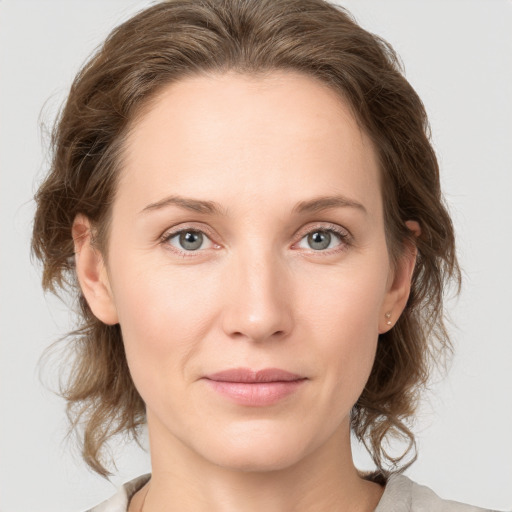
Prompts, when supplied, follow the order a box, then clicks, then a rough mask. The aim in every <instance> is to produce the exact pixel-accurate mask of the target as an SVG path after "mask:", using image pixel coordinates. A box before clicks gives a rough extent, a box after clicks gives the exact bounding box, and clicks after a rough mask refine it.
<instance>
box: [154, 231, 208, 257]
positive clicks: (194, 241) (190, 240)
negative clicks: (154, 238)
mask: <svg viewBox="0 0 512 512" xmlns="http://www.w3.org/2000/svg"><path fill="white" fill-rule="evenodd" d="M162 241H163V242H164V243H166V244H169V245H171V246H172V247H174V248H175V249H176V250H178V252H194V251H199V250H200V249H210V248H212V247H213V246H214V244H213V242H212V241H211V240H210V239H209V238H208V237H207V236H206V234H205V233H203V232H202V231H200V230H198V229H182V230H180V231H175V232H174V233H166V234H165V235H164V236H163V238H162Z"/></svg>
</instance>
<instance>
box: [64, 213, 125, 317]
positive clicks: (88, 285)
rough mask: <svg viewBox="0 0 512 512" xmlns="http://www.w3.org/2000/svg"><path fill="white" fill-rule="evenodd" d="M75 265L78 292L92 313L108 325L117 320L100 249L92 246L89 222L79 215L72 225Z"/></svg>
mask: <svg viewBox="0 0 512 512" xmlns="http://www.w3.org/2000/svg"><path fill="white" fill-rule="evenodd" d="M72 235H73V241H74V244H75V268H76V274H77V278H78V282H79V284H80V288H81V290H82V293H83V295H84V297H85V299H86V301H87V304H89V307H90V308H91V311H92V312H93V314H94V316H95V317H96V318H98V320H101V321H102V322H103V323H105V324H108V325H114V324H117V323H118V317H117V310H116V307H115V303H114V298H113V295H112V290H111V287H110V282H109V278H108V274H107V269H106V266H105V263H104V261H103V256H102V254H101V252H100V251H99V250H98V248H96V247H95V246H94V243H93V238H92V229H91V223H90V221H89V219H88V218H87V217H85V216H84V215H82V214H79V215H77V216H76V217H75V220H74V222H73V227H72Z"/></svg>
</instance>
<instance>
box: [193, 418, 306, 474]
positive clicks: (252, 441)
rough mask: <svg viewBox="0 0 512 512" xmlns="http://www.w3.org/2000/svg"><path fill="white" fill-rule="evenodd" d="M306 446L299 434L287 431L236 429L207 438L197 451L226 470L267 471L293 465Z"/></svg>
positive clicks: (300, 457)
mask: <svg viewBox="0 0 512 512" xmlns="http://www.w3.org/2000/svg"><path fill="white" fill-rule="evenodd" d="M308 445H309V443H308V442H307V440H306V439H305V438H304V437H303V436H294V435H293V433H291V432H290V431H289V430H286V431H284V430H282V429H281V430H279V429H268V428H267V429H265V428H261V427H260V428H253V429H247V428H245V429H242V428H239V429H229V430H228V431H227V432H225V435H224V436H221V437H220V438H217V439H215V440H211V439H210V440H209V442H208V446H207V447H205V448H206V449H205V450H201V451H202V452H203V453H202V455H203V457H204V458H205V459H207V460H209V461H210V462H212V463H214V464H216V465H218V466H221V467H223V468H226V469H232V470H235V471H242V472H268V471H279V470H282V469H285V468H288V467H291V466H293V465H295V464H296V463H297V462H299V461H300V460H301V459H302V458H303V457H304V456H305V454H306V453H307V452H308V451H309V450H307V448H308ZM311 449H313V448H312V447H311Z"/></svg>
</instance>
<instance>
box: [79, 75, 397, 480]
mask: <svg viewBox="0 0 512 512" xmlns="http://www.w3.org/2000/svg"><path fill="white" fill-rule="evenodd" d="M124 157H125V158H124V164H123V169H122V172H121V175H120V182H119V187H118V190H117V195H116V198H115V202H114V205H113V214H112V224H111V231H110V237H109V242H108V261H106V268H107V273H106V274H105V276H104V277H103V278H102V279H103V282H104V283H105V289H106V290H107V291H106V292H105V293H106V297H107V298H106V299H105V300H104V301H103V303H102V304H100V305H96V303H95V300H96V301H97V299H95V298H94V297H91V298H90V300H89V302H90V304H91V307H92V308H93V311H94V312H95V314H97V316H98V317H99V318H101V319H103V320H104V321H106V322H108V323H114V322H119V323H120V325H121V330H122V333H123V339H124V343H125V347H126V355H127V359H128V363H129V367H130V371H131V374H132V377H133V380H134V382H135V385H136V387H137V389H138V391H139V392H140V395H141V396H142V398H143V400H144V401H145V403H146V406H147V414H148V428H149V431H150V438H151V442H152V448H154V444H155V443H156V444H160V445H162V446H164V445H165V444H166V443H167V444H169V443H171V444H174V445H175V446H178V445H179V446H180V447H181V448H182V449H184V450H186V451H188V452H189V453H191V454H194V456H198V457H200V458H201V459H202V460H207V461H210V462H213V463H215V464H217V465H220V466H225V467H232V468H239V469H240V468H242V469H245V470H248V469H260V470H262V469H277V468H283V467H287V466H289V465H291V464H294V463H295V462H297V461H299V460H300V459H303V458H304V457H306V456H308V455H310V454H312V453H314V452H315V451H316V450H320V449H321V448H322V446H326V444H327V443H329V442H330V440H332V439H333V438H335V437H336V436H338V435H341V434H342V433H343V435H345V434H347V433H348V419H349V414H350V410H351V408H352V406H353V405H354V403H355V402H356V400H357V398H358V397H359V395H360V394H361V392H362V390H363V388H364V385H365V383H366V381H367V379H368V377H369V374H370V371H371V368H372V364H373V361H374V357H375V352H376V346H377V342H378V334H379V333H380V332H383V331H384V330H385V329H386V328H389V327H386V320H387V319H386V318H385V313H387V312H388V311H392V312H393V316H396V315H397V314H398V313H399V311H397V308H400V300H399V299H400V297H399V293H398V291H397V288H398V287H397V284H396V283H397V279H398V278H397V277H396V276H397V273H396V272H392V271H391V270H390V260H389V257H388V250H387V247H386V239H385V234H384V223H383V205H382V197H381V190H380V185H379V169H378V164H377V159H376V155H375V151H374V149H373V147H372V144H371V143H370V141H369V139H368V138H367V136H366V135H365V134H364V133H362V131H361V129H360V128H359V126H358V124H357V122H356V120H355V119H354V117H353V115H352V114H351V112H350V109H349V108H348V107H347V105H345V104H344V103H343V101H342V100H340V98H339V97H338V96H337V95H336V94H335V93H334V92H333V91H331V90H330V89H329V88H327V87H326V86H325V85H323V84H321V83H319V82H317V81H315V80H314V79H312V78H309V77H306V76H303V75H301V74H295V73H291V72H275V73H273V74H272V75H270V76H267V77H265V78H261V77H260V78H258V77H249V76H244V75H237V74H234V73H229V74H223V75H212V76H208V77H207V76H201V77H193V78H187V79H184V80H182V81H181V82H178V83H175V84H173V85H170V86H169V87H168V88H167V89H165V90H164V91H163V92H162V93H161V94H160V95H159V96H158V98H156V99H155V100H154V101H153V102H152V104H151V105H150V107H149V108H148V109H147V111H146V112H145V113H144V114H143V115H142V117H141V118H139V120H138V121H137V122H136V123H135V125H134V126H133V130H132V131H131V133H130V135H129V137H128V139H127V142H126V149H125V154H124ZM96 295H98V294H96ZM107 302H108V303H109V305H108V306H106V305H105V304H106V303H107ZM109 308H110V309H109ZM393 320H394V319H393ZM241 369H242V370H241ZM264 369H267V370H268V369H273V370H271V371H268V372H263V373H260V374H256V372H258V371H260V370H264ZM276 369H278V370H281V372H277V371H276ZM228 370H235V371H234V372H231V373H229V372H228V374H222V375H218V373H219V372H225V371H228ZM283 372H288V373H283ZM216 374H217V375H216ZM290 374H291V375H290ZM290 379H291V380H290ZM244 380H249V381H252V383H247V382H242V381H244ZM255 380H259V381H261V380H269V381H271V382H266V383H263V382H257V383H255V382H254V381H255ZM283 380H285V381H287V382H283ZM227 381H229V382H227ZM233 381H235V382H233ZM278 381H279V382H278Z"/></svg>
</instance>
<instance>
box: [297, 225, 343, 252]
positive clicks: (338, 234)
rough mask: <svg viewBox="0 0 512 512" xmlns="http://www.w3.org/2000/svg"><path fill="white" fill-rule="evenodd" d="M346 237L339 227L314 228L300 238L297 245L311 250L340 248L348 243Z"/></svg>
mask: <svg viewBox="0 0 512 512" xmlns="http://www.w3.org/2000/svg"><path fill="white" fill-rule="evenodd" d="M348 237H349V235H348V233H346V232H344V231H342V230H341V229H337V228H336V229H335V228H316V229H314V230H313V231H310V232H309V233H307V234H306V235H305V236H303V237H302V238H301V240H300V241H299V244H298V247H299V248H301V249H311V250H313V251H327V250H328V249H338V250H341V249H343V248H344V247H345V246H346V245H347V244H348Z"/></svg>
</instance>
